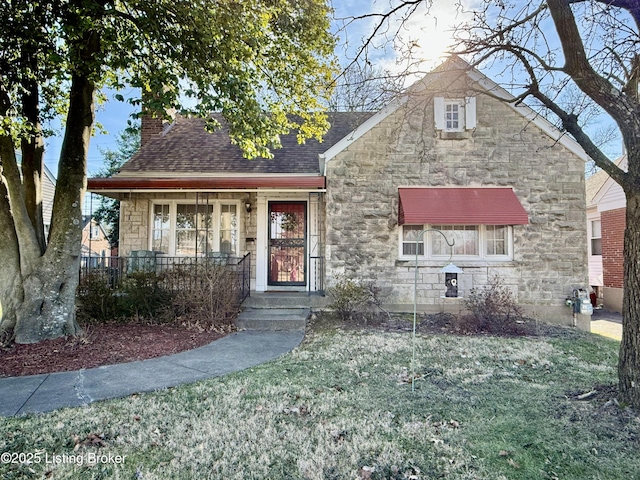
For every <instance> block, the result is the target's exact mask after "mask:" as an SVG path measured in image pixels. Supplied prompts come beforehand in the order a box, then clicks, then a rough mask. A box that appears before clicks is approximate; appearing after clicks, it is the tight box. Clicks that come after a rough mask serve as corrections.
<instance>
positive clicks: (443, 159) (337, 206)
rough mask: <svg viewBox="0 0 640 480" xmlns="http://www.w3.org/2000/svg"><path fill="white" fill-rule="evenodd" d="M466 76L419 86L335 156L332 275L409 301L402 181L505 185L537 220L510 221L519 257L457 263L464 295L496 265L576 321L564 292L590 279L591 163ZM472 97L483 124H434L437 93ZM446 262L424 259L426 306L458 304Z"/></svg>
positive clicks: (540, 305)
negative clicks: (449, 293)
mask: <svg viewBox="0 0 640 480" xmlns="http://www.w3.org/2000/svg"><path fill="white" fill-rule="evenodd" d="M459 80H460V78H459V76H458V77H455V78H453V77H452V78H448V79H447V78H444V79H443V80H442V82H441V83H439V84H435V85H431V86H430V87H429V88H430V89H429V90H426V91H425V90H423V91H422V92H421V93H420V94H416V95H414V97H413V98H412V99H410V100H409V101H408V102H407V103H406V104H404V105H403V106H401V107H399V108H398V109H397V110H396V111H395V112H393V113H392V114H390V115H389V116H387V117H386V118H384V119H383V120H382V121H380V122H379V123H378V124H376V125H375V126H374V127H373V128H371V129H370V130H368V131H367V132H366V133H365V134H364V135H362V136H361V137H360V138H358V139H357V140H356V141H354V142H353V143H351V144H350V145H349V146H348V147H346V148H344V149H343V150H342V151H340V152H339V153H338V154H337V155H336V156H335V157H333V158H332V159H331V160H330V161H329V162H328V164H327V170H326V177H327V193H326V219H327V223H326V262H327V282H328V283H329V284H330V283H331V279H332V278H333V277H335V276H336V275H337V274H341V273H346V274H347V275H354V276H359V277H362V278H365V279H377V282H378V283H379V284H380V285H382V286H384V287H386V289H387V290H388V291H389V292H390V297H389V302H390V304H392V305H395V306H396V307H397V308H400V309H404V310H407V306H408V305H411V304H412V303H413V301H414V277H415V261H408V260H406V259H401V258H400V245H399V243H400V228H401V227H400V226H399V225H398V203H399V196H398V188H399V187H407V186H423V187H433V186H459V187H463V186H476V187H488V186H498V187H507V186H508V187H512V188H513V189H514V192H515V194H516V196H517V197H518V199H519V200H520V203H521V204H522V206H523V207H524V209H525V210H526V211H527V213H528V215H529V224H528V225H516V226H514V227H513V260H511V261H501V262H489V261H485V262H480V261H455V260H454V261H455V263H456V265H457V266H458V267H460V268H462V269H463V270H464V273H463V274H460V276H459V282H460V287H461V292H462V295H464V293H465V292H468V291H469V289H471V288H473V287H482V286H483V285H485V284H486V282H487V279H488V278H490V277H492V276H494V275H496V274H497V275H500V277H501V278H502V281H503V283H505V284H507V285H509V286H510V287H511V288H512V290H513V291H514V293H515V294H516V295H517V299H518V302H519V303H520V304H522V305H523V306H525V308H526V309H527V310H528V313H529V314H531V315H534V316H535V317H536V318H538V319H541V320H550V321H553V322H556V323H563V324H570V323H571V322H572V312H571V310H570V309H569V308H567V307H566V306H564V301H565V299H566V297H567V296H568V295H570V294H571V292H572V290H573V289H575V288H586V287H587V285H588V271H587V253H586V252H587V249H586V245H587V238H586V232H585V227H584V225H585V208H586V207H585V185H584V162H583V160H582V159H581V158H580V157H578V156H577V155H576V154H574V153H572V152H571V151H570V150H569V149H567V148H565V147H564V146H563V145H562V144H561V143H560V142H558V141H556V140H554V139H552V138H551V137H550V136H549V135H548V134H547V133H545V132H543V131H542V130H541V129H540V128H538V127H537V126H536V125H535V124H534V123H533V122H531V121H529V120H527V119H526V118H524V117H523V116H522V115H521V114H520V113H519V112H517V111H516V110H514V109H513V108H511V107H510V106H508V105H506V104H505V103H503V102H501V101H499V100H497V99H495V98H492V97H490V96H488V95H483V94H481V93H478V92H477V91H476V89H477V86H475V87H476V89H474V91H473V93H470V92H471V91H472V90H471V89H470V87H471V85H467V84H464V85H463V84H461V83H460V82H459ZM443 85H447V86H448V87H446V90H445V87H443ZM451 85H453V87H451ZM452 88H456V89H457V91H454V90H452ZM470 95H474V96H475V97H476V122H477V123H476V126H475V129H473V130H469V131H464V132H460V133H456V134H447V133H445V132H443V131H438V130H436V129H435V124H434V105H433V103H434V102H433V98H434V97H435V96H444V97H447V98H464V97H468V96H470ZM443 266H444V265H443V264H442V262H436V261H433V260H423V259H421V260H419V262H418V294H417V303H418V305H419V307H420V308H421V309H424V310H432V311H433V310H436V311H437V310H442V309H446V308H454V309H457V308H461V306H460V304H459V303H457V302H454V303H453V304H450V302H451V300H448V299H447V300H445V299H443V298H442V296H443V294H444V290H445V287H444V282H445V279H444V274H443V273H440V269H441V268H442V267H443ZM579 321H581V322H585V319H579ZM586 325H587V326H584V325H582V326H583V327H584V328H588V324H586Z"/></svg>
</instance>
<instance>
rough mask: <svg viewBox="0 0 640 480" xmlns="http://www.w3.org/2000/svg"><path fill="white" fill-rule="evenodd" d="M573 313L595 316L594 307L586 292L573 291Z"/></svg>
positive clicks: (578, 289)
mask: <svg viewBox="0 0 640 480" xmlns="http://www.w3.org/2000/svg"><path fill="white" fill-rule="evenodd" d="M571 300H572V301H573V313H579V314H580V315H593V305H592V304H591V299H590V298H589V294H588V293H587V291H586V290H584V289H582V288H577V289H575V290H574V291H573V298H572V299H571Z"/></svg>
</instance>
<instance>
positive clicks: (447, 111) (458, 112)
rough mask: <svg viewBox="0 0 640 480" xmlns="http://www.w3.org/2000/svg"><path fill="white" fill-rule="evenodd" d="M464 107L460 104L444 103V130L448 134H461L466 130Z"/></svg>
mask: <svg viewBox="0 0 640 480" xmlns="http://www.w3.org/2000/svg"><path fill="white" fill-rule="evenodd" d="M463 115H464V105H461V104H460V102H450V101H445V102H444V130H446V131H447V132H461V131H462V130H464V122H463V121H462V119H463V118H464V117H463Z"/></svg>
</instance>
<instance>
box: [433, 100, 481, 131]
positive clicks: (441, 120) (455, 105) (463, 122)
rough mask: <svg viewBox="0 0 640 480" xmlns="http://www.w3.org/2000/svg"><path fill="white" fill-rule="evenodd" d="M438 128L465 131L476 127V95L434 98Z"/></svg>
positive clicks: (435, 119)
mask: <svg viewBox="0 0 640 480" xmlns="http://www.w3.org/2000/svg"><path fill="white" fill-rule="evenodd" d="M433 106H434V122H435V128H436V130H443V131H445V132H463V131H465V130H473V129H474V128H476V97H465V98H456V99H450V98H444V97H435V98H434V99H433Z"/></svg>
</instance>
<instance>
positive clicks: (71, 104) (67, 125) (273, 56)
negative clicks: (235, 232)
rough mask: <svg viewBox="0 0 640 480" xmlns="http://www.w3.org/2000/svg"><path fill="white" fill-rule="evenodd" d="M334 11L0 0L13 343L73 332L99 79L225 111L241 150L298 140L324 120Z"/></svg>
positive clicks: (288, 5)
mask: <svg viewBox="0 0 640 480" xmlns="http://www.w3.org/2000/svg"><path fill="white" fill-rule="evenodd" d="M329 15H330V9H329V8H328V7H327V4H326V1H324V0H243V1H242V2H238V1H235V0H221V1H219V0H218V1H214V0H201V1H196V2H194V1H185V0H47V1H33V0H0V18H2V20H3V33H2V35H1V36H0V72H1V73H0V162H1V175H2V181H1V182H0V258H2V269H0V303H1V304H2V307H3V313H4V315H3V318H2V320H1V323H0V329H1V330H3V331H5V332H11V335H12V338H13V339H14V340H15V341H16V342H18V343H32V342H37V341H40V340H44V339H48V338H55V337H59V336H61V335H73V334H76V333H78V332H79V327H78V325H77V322H76V318H75V306H74V301H75V293H76V287H77V284H78V271H79V267H80V243H81V223H82V222H81V218H82V210H81V207H82V199H83V195H84V192H85V189H86V165H87V152H88V148H89V140H90V137H91V133H92V128H93V126H94V109H95V104H96V97H97V96H98V95H99V94H100V92H101V89H102V88H103V87H109V88H114V89H123V88H125V87H126V88H132V87H133V88H138V89H139V91H140V92H141V97H142V96H144V97H145V98H146V100H147V101H148V103H146V104H145V105H144V106H143V109H142V113H149V112H151V113H152V114H154V115H160V116H167V111H168V110H169V109H177V110H178V111H183V112H188V113H190V114H194V115H201V116H203V117H205V118H207V119H208V120H209V121H208V123H207V125H208V128H215V126H216V125H215V123H214V122H213V120H212V119H211V118H210V117H209V114H210V113H211V112H221V113H222V115H223V116H224V118H225V119H226V120H227V121H228V123H229V126H230V133H231V136H232V139H233V141H235V142H236V143H237V144H238V145H239V146H240V147H241V148H242V149H243V151H244V152H245V155H246V156H247V157H253V156H256V155H262V156H265V155H268V154H269V149H270V148H277V147H278V145H279V136H280V135H281V134H283V133H285V132H288V131H290V130H292V129H294V130H297V131H298V132H299V138H300V140H303V139H304V138H310V137H320V136H321V135H322V134H323V133H324V131H325V130H326V128H327V123H326V119H325V116H324V113H323V110H324V109H323V105H325V104H326V100H327V99H328V98H329V96H330V94H331V91H330V85H331V78H332V76H333V74H334V69H335V67H334V59H333V48H334V39H333V37H332V35H331V34H330V31H329V27H330V18H329ZM132 102H133V103H136V104H139V103H140V99H134V100H132ZM185 105H188V106H189V107H188V108H187V107H185ZM56 117H58V118H62V125H63V129H64V135H63V143H62V147H61V150H60V154H59V162H58V175H57V178H58V180H57V184H56V193H55V199H54V205H53V218H52V223H51V230H50V234H49V238H48V242H46V241H45V238H44V228H43V224H42V213H41V210H42V201H41V178H42V158H43V151H44V138H45V137H46V136H47V135H48V134H50V133H51V132H49V131H48V130H47V129H46V128H45V126H46V125H47V122H48V120H50V119H52V118H56ZM17 150H20V151H21V154H22V164H21V167H19V166H18V163H17V162H16V151H17Z"/></svg>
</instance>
